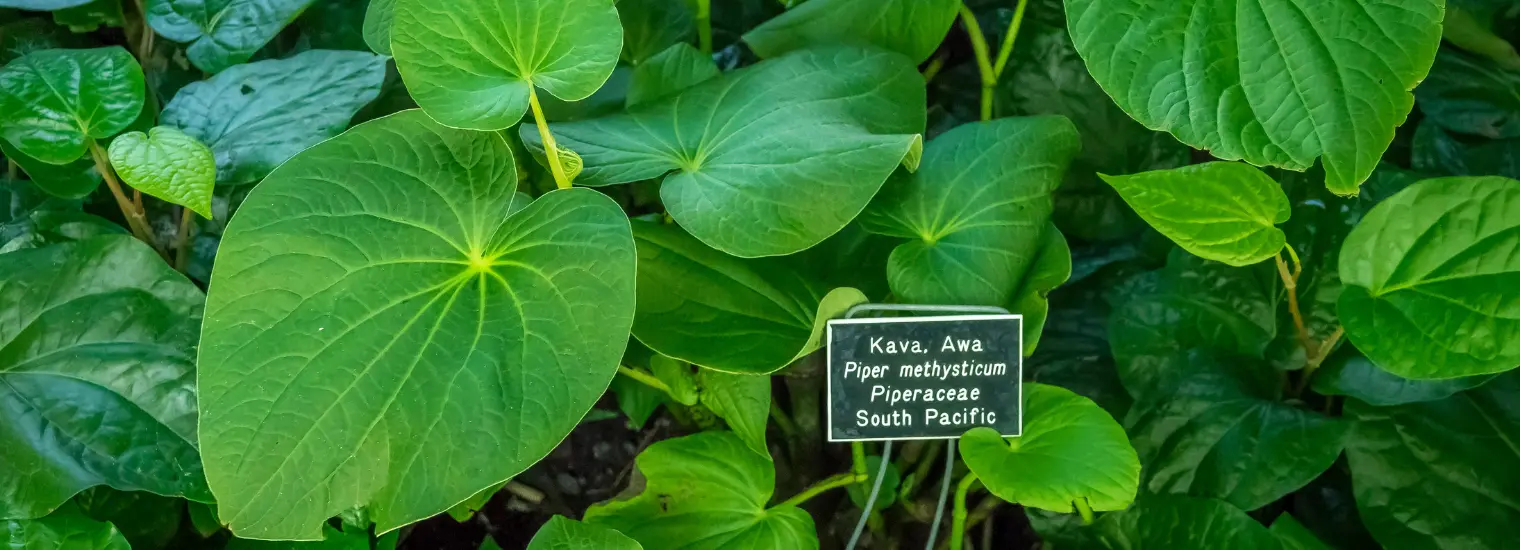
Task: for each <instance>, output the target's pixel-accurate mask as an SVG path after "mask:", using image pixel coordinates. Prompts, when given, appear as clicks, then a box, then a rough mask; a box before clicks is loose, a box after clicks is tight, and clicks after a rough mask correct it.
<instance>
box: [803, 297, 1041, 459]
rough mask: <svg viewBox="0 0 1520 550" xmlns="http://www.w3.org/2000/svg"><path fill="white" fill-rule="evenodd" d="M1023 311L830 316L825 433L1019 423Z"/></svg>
mask: <svg viewBox="0 0 1520 550" xmlns="http://www.w3.org/2000/svg"><path fill="white" fill-rule="evenodd" d="M1022 325H1023V318H1022V317H1021V316H1019V315H955V316H944V317H898V318H885V319H836V320H833V321H829V325H828V339H829V340H828V342H829V350H828V353H829V361H828V369H829V408H828V410H829V441H866V440H881V439H950V438H956V437H960V435H961V434H963V433H965V432H966V430H969V429H971V428H975V427H978V426H989V427H991V428H993V429H996V430H997V431H998V432H1000V433H1002V434H1003V435H1005V436H1016V435H1020V433H1021V430H1022V427H1023V416H1024V414H1023V400H1022V399H1021V394H1022V383H1021V375H1022V371H1023V354H1022V350H1023V348H1024V347H1023V336H1022V335H1023V331H1022V328H1023V326H1022Z"/></svg>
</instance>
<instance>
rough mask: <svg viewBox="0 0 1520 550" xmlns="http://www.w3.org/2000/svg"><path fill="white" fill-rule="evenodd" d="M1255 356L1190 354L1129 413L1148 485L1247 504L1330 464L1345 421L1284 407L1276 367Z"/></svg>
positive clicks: (1253, 505)
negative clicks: (1180, 372)
mask: <svg viewBox="0 0 1520 550" xmlns="http://www.w3.org/2000/svg"><path fill="white" fill-rule="evenodd" d="M1225 361H1230V363H1228V364H1227V363H1225ZM1256 361H1257V360H1253V359H1246V358H1230V359H1228V360H1224V361H1222V360H1219V359H1216V358H1215V357H1212V356H1210V355H1209V354H1203V353H1194V354H1190V355H1189V356H1188V363H1189V364H1190V367H1191V368H1192V369H1194V371H1195V372H1193V373H1191V374H1188V375H1184V376H1182V377H1180V378H1179V379H1176V380H1174V381H1173V382H1172V384H1171V385H1169V386H1166V387H1160V388H1157V391H1156V393H1155V395H1154V396H1153V397H1150V398H1148V399H1145V400H1142V401H1139V402H1137V403H1136V404H1135V406H1134V408H1131V409H1130V411H1129V415H1128V416H1127V417H1126V418H1125V419H1124V426H1125V431H1127V432H1129V434H1130V441H1131V442H1133V443H1134V445H1135V451H1136V452H1138V453H1139V454H1140V460H1141V463H1142V464H1144V465H1145V477H1144V479H1142V480H1141V481H1142V482H1143V483H1144V486H1145V488H1146V490H1147V491H1149V492H1153V493H1179V494H1189V495H1193V496H1202V497H1212V498H1218V499H1222V500H1224V501H1226V502H1229V503H1231V504H1234V505H1235V506H1237V507H1239V508H1240V509H1242V510H1255V509H1257V508H1260V507H1262V506H1266V505H1267V504H1270V503H1272V502H1274V501H1276V500H1277V499H1280V498H1282V497H1283V496H1284V495H1287V494H1288V493H1291V492H1293V491H1295V490H1298V489H1299V488H1301V487H1303V486H1304V485H1306V484H1308V483H1309V482H1310V481H1312V480H1313V479H1314V478H1316V477H1319V475H1320V474H1321V473H1323V472H1324V471H1325V470H1326V469H1327V468H1329V467H1330V465H1331V464H1332V463H1334V462H1335V459H1336V457H1338V456H1340V454H1341V448H1342V446H1343V444H1344V441H1345V438H1346V432H1347V429H1348V428H1350V424H1349V423H1347V422H1344V421H1342V420H1340V419H1337V418H1331V417H1328V416H1324V415H1321V414H1319V413H1317V412H1313V411H1306V410H1303V409H1301V408H1298V407H1295V406H1293V405H1289V404H1287V403H1283V402H1282V401H1281V399H1280V397H1281V395H1280V393H1281V391H1282V390H1281V387H1282V385H1281V383H1280V382H1279V381H1278V377H1277V376H1276V372H1274V371H1273V369H1271V368H1270V367H1254V366H1253V365H1251V363H1253V362H1256ZM1242 363H1243V364H1244V365H1242Z"/></svg>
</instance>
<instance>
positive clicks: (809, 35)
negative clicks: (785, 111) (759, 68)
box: [744, 0, 960, 63]
mask: <svg viewBox="0 0 1520 550" xmlns="http://www.w3.org/2000/svg"><path fill="white" fill-rule="evenodd" d="M958 8H960V2H958V1H957V0H885V1H883V0H810V1H809V2H807V3H805V4H802V5H799V6H797V7H796V8H793V9H790V10H787V11H786V13H783V14H781V15H780V16H777V17H775V18H772V19H771V20H769V21H766V22H765V23H763V24H761V25H760V26H758V27H755V28H754V30H751V31H749V32H747V33H744V42H745V43H746V44H749V47H750V49H752V50H754V51H755V53H756V54H758V55H759V56H760V57H776V56H778V55H781V54H784V53H786V52H789V51H792V50H796V49H801V48H806V47H809V46H817V45H820V44H855V45H861V46H875V47H878V48H883V49H887V50H892V51H895V52H897V53H900V54H903V55H906V56H908V57H909V58H911V59H913V62H914V63H923V62H924V60H925V59H928V58H929V56H930V55H933V54H934V50H935V49H936V48H938V47H939V43H940V42H943V41H944V40H945V33H946V32H949V31H950V24H951V23H953V22H954V21H955V14H956V10H957V9H958Z"/></svg>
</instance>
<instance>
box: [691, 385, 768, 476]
mask: <svg viewBox="0 0 1520 550" xmlns="http://www.w3.org/2000/svg"><path fill="white" fill-rule="evenodd" d="M697 379H698V380H699V382H700V383H701V386H702V389H701V392H700V395H701V400H702V404H703V405H706V406H707V408H708V409H711V410H712V412H713V414H715V415H718V418H722V419H723V421H724V422H727V423H728V428H729V429H731V430H733V431H734V435H737V436H739V439H742V440H744V444H745V445H748V446H749V449H750V450H751V451H755V452H757V453H760V454H762V455H765V456H770V455H771V451H770V449H768V448H766V446H765V423H766V421H768V420H770V415H771V377H769V376H765V375H759V376H756V375H751V374H730V373H726V372H722V371H716V370H712V369H702V370H700V371H698V372H697Z"/></svg>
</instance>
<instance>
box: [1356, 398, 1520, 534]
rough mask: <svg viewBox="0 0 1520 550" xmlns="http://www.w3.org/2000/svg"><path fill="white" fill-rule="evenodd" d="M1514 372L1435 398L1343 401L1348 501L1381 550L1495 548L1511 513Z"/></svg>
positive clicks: (1514, 511)
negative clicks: (1348, 425) (1349, 428)
mask: <svg viewBox="0 0 1520 550" xmlns="http://www.w3.org/2000/svg"><path fill="white" fill-rule="evenodd" d="M1517 400H1520V378H1517V375H1516V374H1515V373H1509V374H1505V375H1503V376H1500V377H1499V378H1497V379H1495V380H1493V381H1492V382H1489V383H1488V384H1485V385H1484V386H1483V387H1481V388H1478V389H1475V390H1471V391H1467V392H1464V393H1460V394H1457V395H1454V396H1452V397H1448V398H1446V399H1442V400H1440V401H1429V402H1425V403H1416V404H1410V405H1402V406H1398V407H1387V408H1382V407H1371V406H1367V405H1365V404H1363V403H1360V402H1357V401H1355V400H1349V399H1348V400H1347V402H1346V408H1345V411H1346V416H1348V417H1350V418H1353V419H1355V420H1356V429H1355V430H1354V431H1353V434H1352V436H1351V438H1350V440H1349V441H1348V442H1347V445H1346V456H1347V457H1348V458H1349V459H1350V461H1351V476H1352V478H1353V481H1354V486H1355V488H1356V506H1357V508H1358V509H1359V510H1360V511H1361V515H1362V520H1363V522H1364V523H1366V525H1367V529H1368V530H1369V531H1371V532H1372V536H1373V537H1375V538H1376V539H1377V541H1378V542H1379V543H1381V544H1382V545H1383V547H1385V548H1389V549H1390V550H1423V549H1436V548H1503V547H1505V546H1507V545H1509V544H1511V543H1512V542H1513V541H1514V530H1513V529H1512V528H1511V527H1510V526H1512V525H1515V524H1516V522H1520V495H1517V494H1516V492H1515V491H1514V488H1515V487H1520V448H1517V447H1516V446H1515V445H1516V441H1520V409H1517V408H1516V407H1515V403H1516V402H1517Z"/></svg>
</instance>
